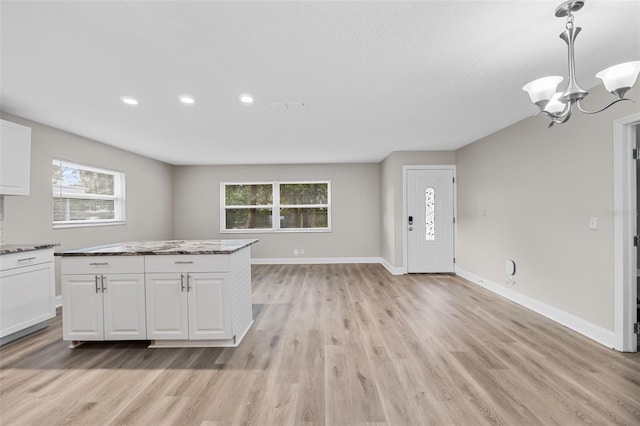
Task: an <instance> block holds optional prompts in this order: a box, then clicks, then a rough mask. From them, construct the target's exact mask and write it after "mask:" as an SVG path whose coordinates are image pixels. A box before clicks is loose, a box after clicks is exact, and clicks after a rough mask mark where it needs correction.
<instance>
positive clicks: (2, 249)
mask: <svg viewBox="0 0 640 426" xmlns="http://www.w3.org/2000/svg"><path fill="white" fill-rule="evenodd" d="M59 245H60V244H0V254H9V253H21V252H23V251H33V250H43V249H50V248H53V247H56V246H59Z"/></svg>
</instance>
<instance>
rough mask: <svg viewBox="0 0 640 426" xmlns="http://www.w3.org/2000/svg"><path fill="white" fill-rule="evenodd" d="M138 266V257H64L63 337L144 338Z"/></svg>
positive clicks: (141, 263)
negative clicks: (65, 258)
mask: <svg viewBox="0 0 640 426" xmlns="http://www.w3.org/2000/svg"><path fill="white" fill-rule="evenodd" d="M140 267H144V260H143V257H142V256H134V257H115V258H114V257H109V258H108V259H107V260H104V258H100V257H79V258H73V259H69V262H67V261H66V260H65V262H63V270H62V272H63V276H62V286H63V290H62V294H63V310H62V321H63V335H64V336H63V337H64V339H65V340H72V341H81V340H144V339H146V334H147V329H146V318H145V291H144V274H143V273H141V272H140V271H141V269H139V268H140ZM114 271H118V272H120V271H121V272H122V273H116V272H114Z"/></svg>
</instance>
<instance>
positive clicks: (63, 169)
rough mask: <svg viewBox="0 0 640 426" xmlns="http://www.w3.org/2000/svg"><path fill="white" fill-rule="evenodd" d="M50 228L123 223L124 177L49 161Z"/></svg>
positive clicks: (66, 162) (89, 167) (99, 170)
mask: <svg viewBox="0 0 640 426" xmlns="http://www.w3.org/2000/svg"><path fill="white" fill-rule="evenodd" d="M52 190H53V227H54V228H62V227H69V226H89V225H111V224H120V223H124V220H125V175H124V173H123V172H118V171H115V170H107V169H102V168H97V167H93V166H87V165H83V164H76V163H71V162H68V161H62V160H53V161H52Z"/></svg>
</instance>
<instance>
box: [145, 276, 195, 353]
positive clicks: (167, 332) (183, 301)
mask: <svg viewBox="0 0 640 426" xmlns="http://www.w3.org/2000/svg"><path fill="white" fill-rule="evenodd" d="M145 287H146V289H145V292H146V301H147V339H149V340H163V339H164V340H174V339H175V340H178V339H187V338H188V337H189V328H188V326H189V318H188V314H187V288H186V275H185V278H181V274H146V275H145Z"/></svg>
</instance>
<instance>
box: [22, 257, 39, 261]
mask: <svg viewBox="0 0 640 426" xmlns="http://www.w3.org/2000/svg"><path fill="white" fill-rule="evenodd" d="M32 260H36V258H35V257H25V258H24V259H18V262H30V261H32Z"/></svg>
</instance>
